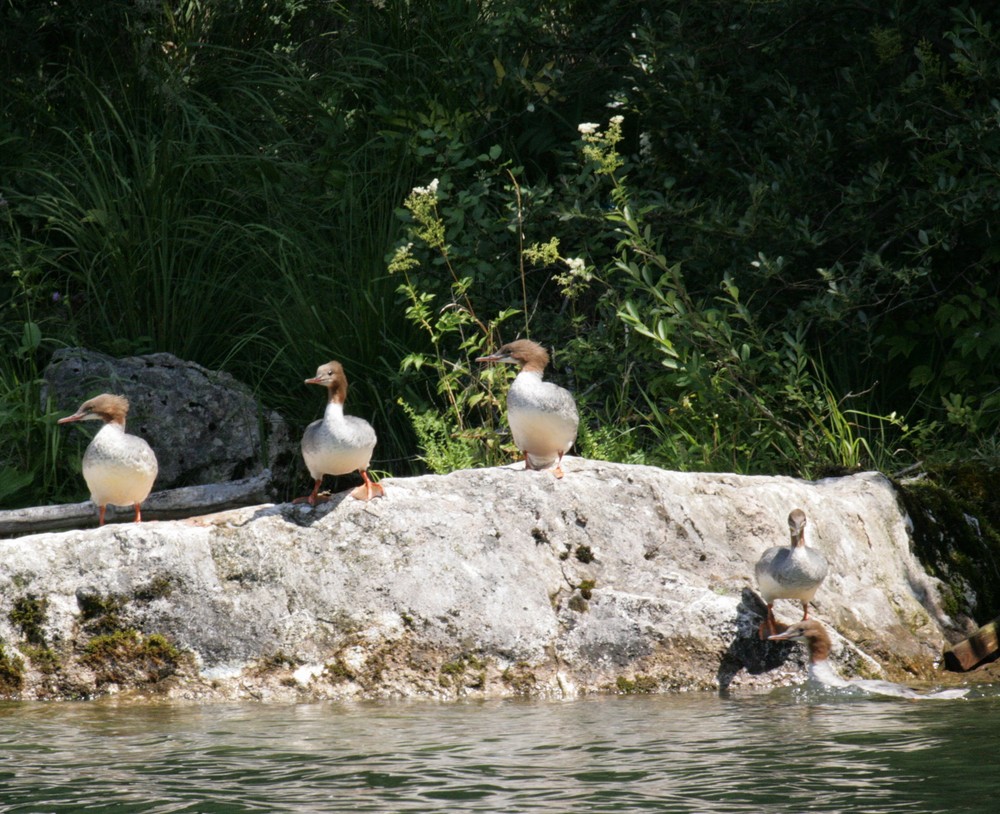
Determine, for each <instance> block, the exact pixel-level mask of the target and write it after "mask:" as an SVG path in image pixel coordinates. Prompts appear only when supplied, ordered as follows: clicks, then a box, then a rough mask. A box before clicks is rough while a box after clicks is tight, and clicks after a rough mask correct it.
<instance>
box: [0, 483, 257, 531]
mask: <svg viewBox="0 0 1000 814" xmlns="http://www.w3.org/2000/svg"><path fill="white" fill-rule="evenodd" d="M270 479H271V471H270V470H269V469H265V470H264V471H263V472H261V473H260V474H259V475H255V476H254V477H252V478H244V479H243V480H238V481H229V482H227V483H209V484H205V485H203V486H182V487H180V488H177V489H165V490H163V491H162V492H153V494H151V495H150V496H149V497H148V498H147V499H146V500H145V502H144V503H143V504H142V518H143V520H178V519H180V518H184V517H192V516H195V515H200V514H209V513H211V512H221V511H225V510H226V509H235V508H239V507H240V506H254V505H257V504H259V503H267V502H268V501H269V500H270V496H269V495H268V490H267V486H268V483H269V481H270ZM133 516H134V510H133V509H132V507H131V506H127V507H121V506H108V510H107V516H106V520H107V521H108V522H116V521H125V522H127V521H129V520H131V519H132V517H133ZM96 525H97V508H96V507H95V506H94V504H93V503H92V502H91V501H89V500H88V501H85V502H84V503H65V504H62V505H59V506H33V507H30V508H25V509H11V510H7V511H0V537H19V536H21V535H24V534H38V533H40V532H44V531H61V530H64V529H80V528H88V527H90V526H96Z"/></svg>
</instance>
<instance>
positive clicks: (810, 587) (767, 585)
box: [754, 509, 829, 639]
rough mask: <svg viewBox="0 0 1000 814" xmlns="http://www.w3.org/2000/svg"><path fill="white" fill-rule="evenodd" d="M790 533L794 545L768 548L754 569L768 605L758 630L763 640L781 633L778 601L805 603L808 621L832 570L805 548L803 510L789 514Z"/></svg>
mask: <svg viewBox="0 0 1000 814" xmlns="http://www.w3.org/2000/svg"><path fill="white" fill-rule="evenodd" d="M788 530H789V532H790V533H791V538H792V539H791V543H790V544H789V545H787V546H772V547H771V548H769V549H767V551H765V552H764V553H763V554H762V555H761V557H760V559H759V560H757V565H756V566H755V567H754V575H755V576H756V577H757V586H758V587H759V588H760V595H761V596H762V597H763V599H764V602H765V603H766V604H767V618H766V620H765V621H764V622H763V623H762V624H761V626H760V629H759V631H758V632H759V635H760V638H761V639H764V638H766V637H767V636H773V635H774V634H775V633H777V632H778V623H777V622H776V620H775V618H774V609H773V606H774V600H776V599H797V600H798V601H799V602H801V603H802V618H803V619H808V618H809V603H810V602H811V601H812V598H813V596H814V595H815V594H816V589H817V588H819V586H820V583H822V582H823V580H824V578H825V577H826V572H827V570H828V568H829V566H828V565H827V562H826V557H824V556H823V555H822V554H821V553H820V552H819V551H817V550H816V549H814V548H807V547H806V513H805V512H804V511H802V509H793V510H792V511H791V513H790V514H789V515H788ZM765 629H766V631H767V633H766V634H765Z"/></svg>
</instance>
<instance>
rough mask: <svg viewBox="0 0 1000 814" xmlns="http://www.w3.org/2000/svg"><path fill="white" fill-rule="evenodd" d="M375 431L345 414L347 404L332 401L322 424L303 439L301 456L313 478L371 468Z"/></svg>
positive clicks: (362, 421) (304, 435) (319, 422)
mask: <svg viewBox="0 0 1000 814" xmlns="http://www.w3.org/2000/svg"><path fill="white" fill-rule="evenodd" d="M375 443H376V438H375V430H373V429H372V426H371V424H369V423H368V422H367V421H365V420H364V419H363V418H358V417H357V416H351V415H344V405H343V404H340V403H338V402H335V401H331V402H329V403H327V405H326V412H325V413H324V415H323V418H321V419H320V420H319V421H314V422H313V423H312V424H310V425H309V426H308V427H306V431H305V433H304V434H303V436H302V457H303V458H304V459H305V462H306V468H307V469H308V470H309V474H310V475H312V476H313V478H314V479H316V480H318V479H320V478H322V477H323V475H346V474H348V473H349V472H355V471H358V470H362V471H364V470H366V469H368V464H369V463H370V462H371V459H372V452H373V451H374V450H375Z"/></svg>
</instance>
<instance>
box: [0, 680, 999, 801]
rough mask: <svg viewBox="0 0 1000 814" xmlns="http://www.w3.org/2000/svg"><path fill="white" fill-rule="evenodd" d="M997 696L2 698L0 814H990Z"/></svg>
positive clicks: (796, 692)
mask: <svg viewBox="0 0 1000 814" xmlns="http://www.w3.org/2000/svg"><path fill="white" fill-rule="evenodd" d="M998 732H1000V695H998V694H997V691H995V690H994V689H993V688H986V689H980V690H976V691H975V692H974V697H972V698H970V699H968V700H962V701H939V702H932V701H926V702H910V701H899V700H875V699H869V698H843V697H840V696H831V695H828V694H827V695H818V694H816V693H815V692H813V691H807V690H802V689H789V690H780V691H777V692H774V693H770V694H768V695H748V696H741V697H730V698H721V697H719V696H717V695H713V694H683V695H670V696H631V697H599V698H586V699H580V700H574V701H492V702H475V703H472V702H470V703H461V702H459V703H455V702H449V703H434V702H419V703H403V702H400V703H386V704H354V705H344V704H332V703H331V704H309V705H297V706H264V705H255V704H254V705H251V704H246V705H244V704H230V705H210V706H195V705H149V706H126V705H118V704H115V703H108V702H91V703H81V704H71V703H45V704H42V703H6V704H0V812H33V814H41V812H144V814H149V813H157V812H199V813H204V814H208V813H209V812H227V813H231V814H236V812H258V811H275V812H277V811H283V812H284V811H287V812H325V811H345V812H363V811H377V812H397V811H400V812H402V811H414V812H415V811H423V812H428V811H447V812H467V811H489V812H520V811H524V812H581V811H582V812H623V811H663V812H699V814H703V813H704V812H879V813H880V814H881V813H883V812H884V813H886V814H888V813H890V812H920V814H930V813H931V812H957V811H983V812H987V811H989V812H992V811H994V810H995V808H996V803H995V801H994V800H993V799H992V796H993V795H994V794H995V792H996V788H997V774H998V769H996V768H995V766H996V757H995V756H996V754H997V753H998V751H1000V734H998Z"/></svg>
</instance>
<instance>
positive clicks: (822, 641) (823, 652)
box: [809, 632, 830, 664]
mask: <svg viewBox="0 0 1000 814" xmlns="http://www.w3.org/2000/svg"><path fill="white" fill-rule="evenodd" d="M829 658H830V637H829V636H827V635H826V633H825V632H823V633H822V634H821V635H816V636H812V637H810V639H809V662H810V663H811V664H819V663H825V662H827V661H828V660H829Z"/></svg>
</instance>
